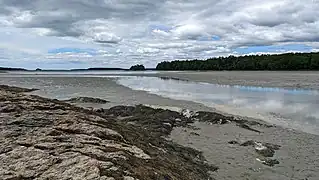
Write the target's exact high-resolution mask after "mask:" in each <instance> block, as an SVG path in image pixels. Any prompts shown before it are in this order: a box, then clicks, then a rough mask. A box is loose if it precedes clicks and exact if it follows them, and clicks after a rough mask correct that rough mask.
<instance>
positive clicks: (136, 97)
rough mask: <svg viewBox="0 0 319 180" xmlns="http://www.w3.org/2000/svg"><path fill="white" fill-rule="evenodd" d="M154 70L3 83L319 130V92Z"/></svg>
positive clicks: (1, 80) (19, 77)
mask: <svg viewBox="0 0 319 180" xmlns="http://www.w3.org/2000/svg"><path fill="white" fill-rule="evenodd" d="M152 73H153V72H151V73H144V74H143V73H127V72H124V74H123V73H122V72H116V73H113V74H112V73H111V74H109V72H107V73H105V72H100V73H95V74H88V73H85V74H83V73H82V74H81V73H78V74H69V73H68V74H63V72H60V73H57V74H38V75H35V74H6V75H1V76H0V84H10V85H16V86H24V87H32V88H39V89H41V90H40V91H38V92H36V93H37V94H39V95H42V96H46V97H50V98H57V99H67V98H70V97H76V96H94V97H100V98H104V99H107V100H109V101H111V102H112V103H110V104H108V105H106V106H111V105H118V104H126V105H130V104H139V103H142V104H151V105H163V106H178V107H183V108H192V107H194V108H193V109H196V110H207V109H209V108H214V109H217V110H219V111H222V112H226V113H229V114H236V115H241V116H248V117H253V118H258V119H262V120H265V121H268V122H270V123H274V124H278V125H282V126H285V127H289V128H294V129H298V130H302V131H305V132H309V133H313V134H319V113H318V111H317V110H318V109H319V93H318V91H317V90H307V89H302V88H299V89H292V88H289V89H285V88H277V87H257V86H244V85H220V84H215V83H209V82H195V81H179V80H176V79H169V78H159V77H151V76H153V75H154V74H152ZM146 92H147V93H146ZM152 94H153V95H152ZM187 101H190V102H187ZM191 102H194V103H191ZM198 104H203V106H200V105H198ZM204 106H206V107H209V108H205V107H204Z"/></svg>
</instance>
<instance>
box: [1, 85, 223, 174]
mask: <svg viewBox="0 0 319 180" xmlns="http://www.w3.org/2000/svg"><path fill="white" fill-rule="evenodd" d="M1 87H2V86H0V98H1V99H2V100H3V101H0V104H1V106H0V107H1V108H2V111H3V112H1V123H0V144H1V146H0V177H1V179H36V180H37V179H102V180H105V179H108V180H112V179H114V180H115V179H132V178H133V179H139V180H148V179H185V180H193V179H210V176H209V172H210V171H216V170H217V169H218V168H217V167H216V166H213V165H209V164H207V163H206V162H205V159H204V157H203V155H202V153H201V152H199V151H197V150H195V149H192V148H189V147H184V146H181V145H178V144H175V143H173V142H171V141H168V140H166V139H165V138H162V135H165V134H168V133H169V132H170V131H171V127H168V126H167V125H163V124H164V123H169V124H171V125H172V126H175V124H174V122H175V119H177V118H180V119H181V120H182V122H183V123H184V122H185V125H187V123H186V122H189V120H188V119H185V117H183V116H181V115H180V113H178V112H173V111H166V110H160V109H152V108H146V107H144V106H136V107H125V106H121V107H114V108H111V109H105V110H103V111H102V110H101V111H90V110H88V109H84V108H81V107H76V106H73V105H71V104H68V103H64V102H61V101H58V100H51V99H46V98H42V97H38V96H33V95H27V94H21V93H20V92H24V91H22V90H17V89H16V88H11V87H5V88H4V89H2V88H1ZM11 89H12V91H11ZM17 114H19V116H16V115H17ZM114 115H120V116H123V117H124V115H130V116H127V118H123V119H118V118H117V116H114ZM127 122H135V124H134V125H128V124H127Z"/></svg>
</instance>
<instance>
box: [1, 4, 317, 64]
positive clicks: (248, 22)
mask: <svg viewBox="0 0 319 180" xmlns="http://www.w3.org/2000/svg"><path fill="white" fill-rule="evenodd" d="M0 27H1V28H0V66H11V67H25V68H37V67H40V68H50V69H60V68H86V67H130V66H131V65H133V64H136V63H142V64H144V65H146V66H147V67H155V66H156V64H157V63H158V62H160V61H163V60H175V59H192V58H200V59H203V58H207V57H214V56H227V55H230V54H233V55H241V54H251V53H281V52H291V51H302V52H309V51H318V49H319V0H280V1H279V0H249V1H246V0H196V1H195V0H153V1H152V0H0Z"/></svg>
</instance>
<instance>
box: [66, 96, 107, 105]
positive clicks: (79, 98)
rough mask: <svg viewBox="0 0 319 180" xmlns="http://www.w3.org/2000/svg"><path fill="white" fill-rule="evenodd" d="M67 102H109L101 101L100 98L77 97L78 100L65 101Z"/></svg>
mask: <svg viewBox="0 0 319 180" xmlns="http://www.w3.org/2000/svg"><path fill="white" fill-rule="evenodd" d="M65 102H70V103H96V104H106V103H108V102H109V101H107V100H104V99H100V98H93V97H76V98H71V99H68V100H65Z"/></svg>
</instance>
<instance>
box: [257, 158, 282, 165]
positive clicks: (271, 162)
mask: <svg viewBox="0 0 319 180" xmlns="http://www.w3.org/2000/svg"><path fill="white" fill-rule="evenodd" d="M261 161H262V163H263V164H264V165H267V166H270V167H273V166H275V165H276V164H279V163H280V162H279V161H278V160H277V159H268V158H267V159H262V160H261Z"/></svg>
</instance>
